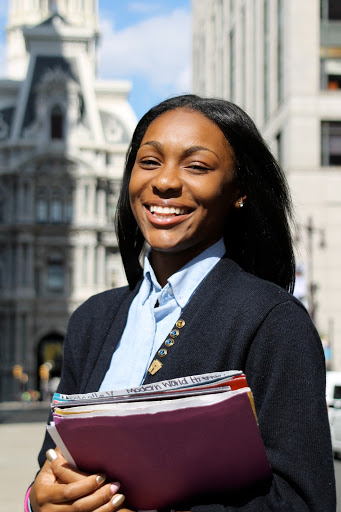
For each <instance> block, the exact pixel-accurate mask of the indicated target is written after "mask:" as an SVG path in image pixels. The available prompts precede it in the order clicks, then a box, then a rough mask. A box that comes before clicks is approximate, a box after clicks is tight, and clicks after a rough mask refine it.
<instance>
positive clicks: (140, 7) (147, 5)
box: [128, 2, 155, 13]
mask: <svg viewBox="0 0 341 512" xmlns="http://www.w3.org/2000/svg"><path fill="white" fill-rule="evenodd" d="M128 10H129V11H130V12H136V13H148V12H149V13H150V12H153V11H155V3H152V2H129V4H128Z"/></svg>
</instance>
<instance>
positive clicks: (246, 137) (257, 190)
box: [116, 94, 295, 291]
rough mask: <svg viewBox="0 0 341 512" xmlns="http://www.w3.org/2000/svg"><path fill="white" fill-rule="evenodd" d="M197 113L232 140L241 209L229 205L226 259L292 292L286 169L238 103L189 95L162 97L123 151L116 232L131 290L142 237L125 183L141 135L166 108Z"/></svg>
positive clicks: (138, 274) (290, 215)
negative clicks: (241, 200) (283, 169)
mask: <svg viewBox="0 0 341 512" xmlns="http://www.w3.org/2000/svg"><path fill="white" fill-rule="evenodd" d="M179 108H185V109H187V110H194V111H197V112H200V113H201V114H203V115H204V116H205V117H207V118H208V119H210V120H211V121H212V122H213V123H215V124H216V125H217V126H218V127H219V128H220V130H221V131H222V132H223V134H224V136H225V138H226V140H227V141H228V143H229V144H230V146H231V148H232V150H233V153H234V159H235V178H236V183H237V185H238V187H239V190H240V191H241V194H242V195H246V196H247V199H246V200H245V202H244V207H243V208H240V209H238V210H237V209H235V208H233V209H232V210H231V212H230V214H229V216H228V221H227V223H226V227H225V232H224V240H225V246H226V249H227V255H228V257H229V258H231V259H233V260H234V261H235V262H237V263H238V264H239V265H240V266H241V267H242V268H243V269H245V270H246V271H248V272H250V273H252V274H254V275H256V276H258V277H261V278H263V279H267V280H269V281H272V282H274V283H276V284H278V285H280V286H281V287H283V288H285V289H288V290H289V291H293V287H294V283H295V259H294V251H293V239H292V233H291V223H292V222H293V209H292V202H291V197H290V193H289V189H288V184H287V181H286V178H285V175H284V173H283V172H282V170H281V168H280V167H279V165H278V163H277V162H276V160H275V158H274V157H273V155H272V154H271V152H270V150H269V149H268V147H267V145H266V143H265V141H264V139H263V138H262V136H261V135H260V133H259V131H258V129H257V128H256V126H255V124H254V122H253V121H252V119H251V118H250V117H249V116H248V115H247V114H246V113H245V112H244V111H243V110H242V109H241V108H239V107H238V106H237V105H235V104H233V103H231V102H229V101H225V100H221V99H215V98H201V97H199V96H196V95H192V94H188V95H184V96H177V97H175V98H171V99H168V100H165V101H163V102H162V103H160V104H159V105H157V106H155V107H153V108H152V109H150V110H149V111H148V112H147V113H146V114H145V115H144V116H143V117H142V119H141V120H140V121H139V123H138V125H137V126H136V129H135V131H134V134H133V137H132V140H131V143H130V146H129V148H128V151H127V156H126V163H125V169H124V174H123V181H122V186H121V192H120V196H119V200H118V205H117V211H116V233H117V237H118V244H119V249H120V252H121V257H122V261H123V265H124V269H125V272H126V276H127V279H128V283H129V286H130V288H134V287H135V285H136V283H137V282H138V281H139V279H140V278H141V276H142V267H141V264H140V260H139V258H140V255H141V251H142V248H143V245H144V237H143V235H142V233H141V231H140V229H139V228H138V226H137V223H136V220H135V218H134V216H133V213H132V211H131V208H130V202H129V181H130V176H131V172H132V169H133V166H134V163H135V159H136V154H137V151H138V149H139V147H140V144H141V141H142V139H143V136H144V134H145V132H146V130H147V128H148V126H149V125H150V123H151V122H152V121H154V119H156V118H157V117H159V116H160V115H162V114H164V113H165V112H167V111H169V110H174V109H179Z"/></svg>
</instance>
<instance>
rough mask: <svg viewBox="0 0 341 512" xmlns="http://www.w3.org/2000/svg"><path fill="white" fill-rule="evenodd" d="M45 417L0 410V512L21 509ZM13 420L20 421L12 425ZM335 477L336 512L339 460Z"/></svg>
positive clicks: (340, 477) (43, 413)
mask: <svg viewBox="0 0 341 512" xmlns="http://www.w3.org/2000/svg"><path fill="white" fill-rule="evenodd" d="M46 416H47V408H46V407H45V408H38V409H36V410H33V411H29V410H26V411H19V410H13V411H10V412H8V410H7V411H6V412H4V410H1V409H0V453H1V458H0V496H1V498H0V512H23V510H24V508H23V507H24V505H23V503H24V496H25V492H26V490H27V487H28V486H29V485H30V483H31V481H32V479H33V477H34V475H35V474H36V471H37V470H38V463H37V453H38V451H39V449H40V445H41V442H42V439H43V436H44V432H45V424H44V421H43V420H42V418H43V417H46ZM14 420H19V421H22V422H15V423H12V421H14ZM37 420H38V421H37ZM335 474H336V485H337V493H338V502H339V504H338V507H337V512H341V461H338V460H336V461H335Z"/></svg>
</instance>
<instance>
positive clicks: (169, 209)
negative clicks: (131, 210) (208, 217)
mask: <svg viewBox="0 0 341 512" xmlns="http://www.w3.org/2000/svg"><path fill="white" fill-rule="evenodd" d="M147 208H148V210H149V211H150V212H151V213H152V214H154V215H155V214H156V215H185V214H186V213H189V211H190V210H189V208H178V207H175V206H148V207H147Z"/></svg>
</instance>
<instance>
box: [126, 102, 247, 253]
mask: <svg viewBox="0 0 341 512" xmlns="http://www.w3.org/2000/svg"><path fill="white" fill-rule="evenodd" d="M129 193H130V204H131V208H132V211H133V214H134V216H135V219H136V221H137V224H138V226H139V228H140V230H141V232H142V234H143V236H144V238H145V240H146V241H147V242H148V244H149V245H150V246H151V248H152V251H161V252H167V253H172V254H178V253H181V252H183V251H184V252H186V255H187V258H186V259H189V257H190V258H192V257H194V256H196V255H197V254H199V253H200V252H202V251H203V250H204V249H206V248H207V247H209V246H210V245H212V244H213V243H215V242H216V241H217V240H219V238H221V237H222V235H223V230H224V224H225V220H226V217H227V215H228V212H229V210H230V208H231V207H232V206H233V205H235V206H237V199H238V190H237V188H236V186H235V184H234V161H233V153H232V149H231V147H230V146H229V144H228V142H227V141H226V139H225V137H224V135H223V133H222V131H221V130H220V128H218V126H217V125H216V124H214V123H213V122H212V121H210V120H209V119H207V118H206V117H205V116H203V115H202V114H200V113H199V112H196V111H195V110H187V109H177V110H170V111H168V112H166V113H165V114H162V115H161V116H160V117H158V118H157V119H155V120H154V121H153V122H152V123H151V124H150V125H149V127H148V129H147V131H146V133H145V135H144V137H143V139H142V142H141V146H140V148H139V150H138V153H137V156H136V161H135V164H134V167H133V170H132V174H131V178H130V184H129Z"/></svg>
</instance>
